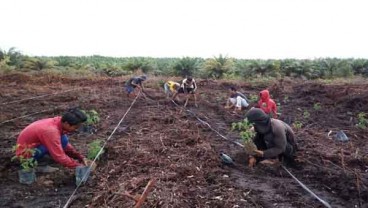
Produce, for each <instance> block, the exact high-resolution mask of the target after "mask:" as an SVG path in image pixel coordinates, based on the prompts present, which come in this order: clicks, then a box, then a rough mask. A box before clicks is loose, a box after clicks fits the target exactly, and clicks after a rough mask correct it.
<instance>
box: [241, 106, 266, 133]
mask: <svg viewBox="0 0 368 208" xmlns="http://www.w3.org/2000/svg"><path fill="white" fill-rule="evenodd" d="M245 117H246V118H247V119H248V121H249V122H250V123H252V124H253V125H254V128H255V130H256V131H257V132H258V133H261V134H265V133H267V132H269V131H271V118H270V117H269V116H268V115H267V114H266V113H265V112H263V110H261V109H259V108H252V109H250V110H249V111H248V112H247V114H246V115H245Z"/></svg>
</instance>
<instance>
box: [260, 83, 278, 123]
mask: <svg viewBox="0 0 368 208" xmlns="http://www.w3.org/2000/svg"><path fill="white" fill-rule="evenodd" d="M259 97H260V99H259V101H258V107H259V108H261V109H262V110H263V111H264V112H265V113H267V114H270V113H271V114H272V117H273V118H277V107H276V103H275V101H273V100H272V99H271V98H270V92H269V91H268V90H262V91H261V92H260V93H259Z"/></svg>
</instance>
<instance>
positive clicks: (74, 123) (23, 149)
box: [16, 109, 88, 169]
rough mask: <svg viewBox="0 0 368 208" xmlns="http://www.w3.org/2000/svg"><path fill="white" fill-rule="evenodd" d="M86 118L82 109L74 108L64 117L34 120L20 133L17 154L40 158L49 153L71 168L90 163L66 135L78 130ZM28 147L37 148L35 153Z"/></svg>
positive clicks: (57, 160)
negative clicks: (31, 153)
mask: <svg viewBox="0 0 368 208" xmlns="http://www.w3.org/2000/svg"><path fill="white" fill-rule="evenodd" d="M86 120H87V117H86V115H84V114H83V113H82V112H81V111H80V110H78V109H72V110H69V111H68V112H66V113H65V114H64V115H63V116H62V117H60V116H57V117H54V118H47V119H42V120H39V121H36V122H33V123H31V124H30V125H28V126H27V127H26V128H25V129H23V130H22V132H21V133H20V134H19V136H18V139H17V150H16V155H17V156H24V157H33V158H34V159H35V160H39V159H40V158H42V157H43V156H45V155H46V154H49V155H50V156H51V157H52V159H54V160H55V161H56V162H57V163H59V164H61V165H63V166H65V167H67V168H71V169H74V168H76V167H77V166H83V165H88V164H87V163H88V160H87V159H86V158H84V157H83V155H81V154H80V153H79V152H77V151H76V150H75V149H74V147H73V146H72V145H71V144H70V143H69V141H68V137H67V136H66V135H65V133H67V132H73V131H75V130H77V129H78V128H79V127H80V125H81V124H82V123H83V122H85V121H86ZM27 149H35V153H34V154H33V155H29V151H27ZM72 158H75V159H77V160H78V161H76V160H74V159H72Z"/></svg>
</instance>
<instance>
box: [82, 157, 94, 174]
mask: <svg viewBox="0 0 368 208" xmlns="http://www.w3.org/2000/svg"><path fill="white" fill-rule="evenodd" d="M83 163H84V165H85V166H90V167H91V170H92V171H94V170H95V169H96V167H97V164H96V162H93V161H92V160H89V159H87V158H85V159H83Z"/></svg>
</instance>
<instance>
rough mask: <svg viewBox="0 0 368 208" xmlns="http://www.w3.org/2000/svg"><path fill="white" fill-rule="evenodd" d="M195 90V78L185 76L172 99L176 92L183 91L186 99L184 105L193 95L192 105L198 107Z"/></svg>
mask: <svg viewBox="0 0 368 208" xmlns="http://www.w3.org/2000/svg"><path fill="white" fill-rule="evenodd" d="M196 90H197V84H196V82H195V80H194V79H193V78H192V77H191V76H188V77H187V78H185V79H183V81H182V83H181V85H180V88H179V90H178V91H177V92H176V93H175V94H174V96H173V100H175V98H176V96H177V95H178V93H184V94H186V95H187V99H186V101H185V104H184V107H186V106H187V104H188V100H189V98H190V97H191V96H193V97H194V105H195V106H196V107H198V105H197V96H196V94H195V92H196Z"/></svg>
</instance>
